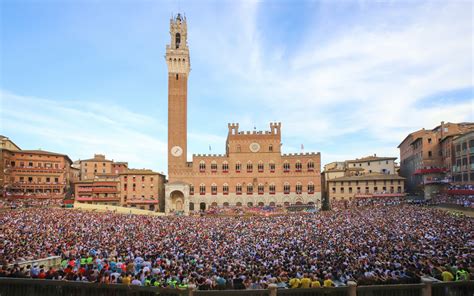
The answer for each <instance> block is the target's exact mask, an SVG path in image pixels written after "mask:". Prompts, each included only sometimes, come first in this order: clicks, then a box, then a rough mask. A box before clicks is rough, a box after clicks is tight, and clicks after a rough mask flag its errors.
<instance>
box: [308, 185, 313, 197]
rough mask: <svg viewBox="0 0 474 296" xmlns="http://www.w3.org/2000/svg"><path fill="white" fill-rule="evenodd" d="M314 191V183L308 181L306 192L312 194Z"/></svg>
mask: <svg viewBox="0 0 474 296" xmlns="http://www.w3.org/2000/svg"><path fill="white" fill-rule="evenodd" d="M313 193H314V184H313V183H309V184H308V194H313Z"/></svg>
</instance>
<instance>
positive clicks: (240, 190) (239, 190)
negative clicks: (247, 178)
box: [235, 184, 242, 194]
mask: <svg viewBox="0 0 474 296" xmlns="http://www.w3.org/2000/svg"><path fill="white" fill-rule="evenodd" d="M235 193H236V194H242V185H240V184H237V185H236V186H235Z"/></svg>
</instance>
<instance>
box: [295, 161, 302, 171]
mask: <svg viewBox="0 0 474 296" xmlns="http://www.w3.org/2000/svg"><path fill="white" fill-rule="evenodd" d="M302 168H303V165H302V164H301V161H299V160H298V161H296V163H295V169H296V171H297V172H301V169H302Z"/></svg>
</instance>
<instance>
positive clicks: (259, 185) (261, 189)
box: [258, 183, 265, 195]
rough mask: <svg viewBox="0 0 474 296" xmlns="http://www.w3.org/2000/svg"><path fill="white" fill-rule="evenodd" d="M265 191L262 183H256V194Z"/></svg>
mask: <svg viewBox="0 0 474 296" xmlns="http://www.w3.org/2000/svg"><path fill="white" fill-rule="evenodd" d="M264 192H265V186H263V184H262V183H260V184H258V194H260V195H262V194H263V193H264Z"/></svg>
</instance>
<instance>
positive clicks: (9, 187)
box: [1, 149, 72, 199]
mask: <svg viewBox="0 0 474 296" xmlns="http://www.w3.org/2000/svg"><path fill="white" fill-rule="evenodd" d="M1 153H2V160H3V161H2V162H3V166H4V180H3V196H4V197H7V198H54V199H64V197H65V196H66V195H68V194H71V193H72V190H70V189H71V184H70V176H71V173H70V166H71V164H72V161H71V159H69V157H68V156H67V155H64V154H59V153H54V152H49V151H43V150H7V149H2V151H1Z"/></svg>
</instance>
